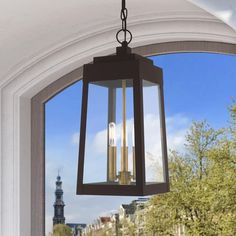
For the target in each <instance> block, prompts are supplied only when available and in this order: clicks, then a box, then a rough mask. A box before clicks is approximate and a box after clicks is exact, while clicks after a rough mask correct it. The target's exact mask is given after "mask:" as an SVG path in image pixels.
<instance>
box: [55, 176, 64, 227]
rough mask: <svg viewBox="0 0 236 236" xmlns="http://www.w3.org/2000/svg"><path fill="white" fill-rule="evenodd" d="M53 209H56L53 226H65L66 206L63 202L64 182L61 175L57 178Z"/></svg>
mask: <svg viewBox="0 0 236 236" xmlns="http://www.w3.org/2000/svg"><path fill="white" fill-rule="evenodd" d="M53 207H54V217H53V225H55V224H65V217H64V207H65V204H64V201H63V190H62V181H61V176H60V175H58V176H57V181H56V190H55V202H54V205H53Z"/></svg>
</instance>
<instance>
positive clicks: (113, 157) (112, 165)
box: [108, 146, 117, 182]
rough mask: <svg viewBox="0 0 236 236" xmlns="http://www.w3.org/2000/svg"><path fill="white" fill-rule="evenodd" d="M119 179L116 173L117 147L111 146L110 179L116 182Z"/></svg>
mask: <svg viewBox="0 0 236 236" xmlns="http://www.w3.org/2000/svg"><path fill="white" fill-rule="evenodd" d="M116 179H117V175H116V147H115V146H109V172H108V180H109V181H110V182H114V181H116Z"/></svg>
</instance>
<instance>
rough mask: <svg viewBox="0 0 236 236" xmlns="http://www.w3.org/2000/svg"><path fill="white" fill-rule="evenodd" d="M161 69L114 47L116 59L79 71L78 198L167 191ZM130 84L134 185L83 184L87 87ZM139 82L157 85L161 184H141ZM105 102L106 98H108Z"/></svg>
mask: <svg viewBox="0 0 236 236" xmlns="http://www.w3.org/2000/svg"><path fill="white" fill-rule="evenodd" d="M162 77H163V75H162V69H161V68H159V67H157V66H154V65H153V62H152V60H150V59H148V58H145V57H142V56H140V55H137V54H133V53H131V49H130V48H129V47H127V46H122V47H117V53H116V55H111V56H105V57H95V58H94V60H93V63H89V64H85V65H84V68H83V95H82V110H81V127H80V142H79V161H78V173H77V194H78V195H84V194H87V195H121V196H144V195H152V194H158V193H165V192H168V191H169V176H168V157H167V142H166V126H165V112H164V94H163V79H162ZM111 80H112V81H114V80H132V81H133V103H134V104H133V109H134V131H135V132H134V133H135V162H136V165H135V168H136V169H135V170H136V184H135V185H119V184H112V183H111V184H104V183H83V178H84V158H85V141H86V123H87V107H88V89H89V83H91V82H99V81H111ZM143 80H146V81H149V82H152V83H154V84H157V85H159V91H160V93H159V101H158V102H159V110H160V132H161V136H160V137H161V140H160V141H161V149H162V162H163V177H164V182H163V183H153V184H146V183H145V146H144V111H143ZM108 99H109V98H108Z"/></svg>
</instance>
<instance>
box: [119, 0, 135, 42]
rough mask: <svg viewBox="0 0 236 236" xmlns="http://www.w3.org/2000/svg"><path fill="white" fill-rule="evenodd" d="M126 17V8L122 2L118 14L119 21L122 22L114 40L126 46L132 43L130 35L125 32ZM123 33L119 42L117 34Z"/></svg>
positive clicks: (127, 31) (123, 0)
mask: <svg viewBox="0 0 236 236" xmlns="http://www.w3.org/2000/svg"><path fill="white" fill-rule="evenodd" d="M127 17H128V9H127V8H126V3H125V0H122V6H121V12H120V19H121V21H122V27H121V29H120V30H119V31H118V32H117V34H116V40H117V41H118V42H119V43H120V44H124V43H126V44H127V45H128V44H129V43H130V42H131V41H132V37H133V36H132V34H131V32H130V31H129V30H127ZM121 32H123V33H124V39H123V41H121V40H120V39H119V34H120V33H121ZM127 33H128V34H129V35H130V37H129V40H128V41H127Z"/></svg>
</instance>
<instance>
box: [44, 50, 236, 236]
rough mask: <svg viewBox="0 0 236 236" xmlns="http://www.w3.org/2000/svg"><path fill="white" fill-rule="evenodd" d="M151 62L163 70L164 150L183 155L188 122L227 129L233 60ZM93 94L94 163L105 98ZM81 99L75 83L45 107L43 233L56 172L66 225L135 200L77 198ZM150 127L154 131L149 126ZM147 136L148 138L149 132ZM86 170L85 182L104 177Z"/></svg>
mask: <svg viewBox="0 0 236 236" xmlns="http://www.w3.org/2000/svg"><path fill="white" fill-rule="evenodd" d="M150 58H151V59H152V60H153V62H154V64H155V65H156V66H159V67H161V68H162V69H163V73H164V96H165V113H166V126H167V143H168V148H169V149H174V150H177V151H180V152H184V142H185V135H186V132H187V131H188V128H189V127H190V125H191V123H192V121H202V120H207V121H208V122H209V124H210V125H211V126H213V127H215V128H220V127H223V126H227V125H228V122H229V119H230V117H229V113H228V108H229V106H230V105H232V103H233V102H232V101H233V98H235V97H236V89H235V87H236V70H235V68H236V57H235V56H231V55H223V54H210V53H177V54H167V55H159V56H153V57H150ZM93 94H94V96H93V98H94V102H93V103H94V104H95V105H96V104H97V110H96V112H94V114H95V115H94V116H92V117H91V120H92V121H96V122H92V123H91V124H92V125H91V130H90V136H91V139H90V144H91V145H90V146H89V147H91V148H89V149H88V150H89V151H88V155H89V153H93V156H96V157H98V158H95V159H96V160H99V156H102V155H103V152H104V150H102V149H100V148H99V147H100V146H102V143H103V142H102V141H101V140H104V137H105V136H104V127H106V124H105V122H104V121H105V119H104V114H106V113H105V110H104V109H105V108H104V107H106V106H104V105H101V104H104V103H102V101H101V100H103V99H104V96H102V95H101V94H100V93H97V94H100V95H99V96H98V95H96V96H95V92H94V93H93ZM81 96H82V82H81V81H80V82H77V83H76V84H74V85H72V86H70V87H69V88H67V89H65V90H64V91H62V92H61V93H59V94H58V95H57V96H55V97H54V98H52V99H51V100H50V101H48V102H47V103H46V105H45V111H46V112H45V121H46V128H45V136H46V139H45V140H46V145H45V153H46V180H45V181H46V206H45V207H46V217H45V219H46V233H48V232H49V231H51V229H52V217H53V203H54V199H55V196H54V191H55V181H56V177H57V174H58V170H59V171H60V175H61V178H62V181H63V190H64V202H65V204H66V206H65V217H66V222H67V223H91V222H93V220H95V219H96V218H97V217H99V216H103V215H109V214H111V213H112V212H114V211H115V210H117V209H118V208H119V206H120V204H122V203H129V202H131V201H132V200H133V199H135V198H134V197H108V196H78V195H76V193H75V190H76V178H77V176H76V174H77V161H78V142H79V132H80V115H81ZM127 96H129V95H127ZM150 96H152V95H150ZM97 97H99V98H97ZM99 104H100V105H99ZM127 109H129V108H127ZM132 112H133V111H132V109H131V110H130V112H128V116H129V117H128V118H127V119H129V120H130V122H131V123H132ZM91 114H93V113H91ZM150 117H151V116H149V118H150ZM155 121H157V120H155V119H151V120H150V119H149V121H148V122H149V124H152V122H154V123H155ZM98 123H99V124H100V125H98ZM154 123H153V124H154ZM117 127H118V126H117ZM150 127H153V126H152V125H150ZM94 130H96V131H94ZM93 132H95V133H93ZM131 132H132V128H130V129H129V132H128V135H129V138H132V137H131V136H132V135H131ZM147 133H149V129H148V128H147ZM155 150H158V149H155ZM153 151H154V150H153ZM90 155H91V154H90ZM100 160H101V158H100ZM99 163H102V162H101V161H100V162H99ZM88 166H89V167H88V168H87V169H88V176H89V177H90V178H91V179H89V181H91V180H96V178H104V174H103V173H104V169H102V168H101V169H100V170H98V171H96V168H97V167H98V166H99V165H97V164H96V162H93V160H90V162H88ZM100 166H101V165H100ZM92 168H94V169H93V171H90V169H92ZM89 171H90V172H89ZM99 173H100V174H99Z"/></svg>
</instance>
